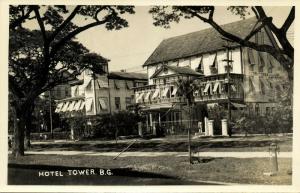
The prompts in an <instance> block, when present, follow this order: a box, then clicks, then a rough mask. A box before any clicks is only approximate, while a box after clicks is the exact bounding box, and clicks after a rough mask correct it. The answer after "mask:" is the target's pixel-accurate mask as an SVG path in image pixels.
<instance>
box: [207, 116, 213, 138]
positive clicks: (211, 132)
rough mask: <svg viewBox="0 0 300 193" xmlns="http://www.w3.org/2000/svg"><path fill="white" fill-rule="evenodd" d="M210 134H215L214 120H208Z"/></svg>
mask: <svg viewBox="0 0 300 193" xmlns="http://www.w3.org/2000/svg"><path fill="white" fill-rule="evenodd" d="M208 136H214V120H209V121H208Z"/></svg>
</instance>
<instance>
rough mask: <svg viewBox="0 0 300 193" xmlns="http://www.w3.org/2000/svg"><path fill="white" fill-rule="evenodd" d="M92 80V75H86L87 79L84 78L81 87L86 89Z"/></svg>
mask: <svg viewBox="0 0 300 193" xmlns="http://www.w3.org/2000/svg"><path fill="white" fill-rule="evenodd" d="M91 82H92V77H88V78H87V79H85V80H84V83H83V85H82V88H84V89H86V88H88V87H89V86H90V85H91Z"/></svg>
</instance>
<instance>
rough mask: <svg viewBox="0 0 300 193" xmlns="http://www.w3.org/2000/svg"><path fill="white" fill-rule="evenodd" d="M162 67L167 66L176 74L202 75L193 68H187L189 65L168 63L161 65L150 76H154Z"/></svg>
mask: <svg viewBox="0 0 300 193" xmlns="http://www.w3.org/2000/svg"><path fill="white" fill-rule="evenodd" d="M164 68H169V69H171V70H173V71H175V72H176V74H183V75H189V76H203V74H201V73H199V72H196V71H195V70H193V69H191V68H189V67H179V66H169V65H163V66H162V67H161V68H160V69H158V70H157V71H156V72H155V73H154V74H153V75H152V76H151V78H153V77H156V76H157V75H158V74H159V73H160V72H161V71H162V70H163V69H164Z"/></svg>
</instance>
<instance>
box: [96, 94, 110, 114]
mask: <svg viewBox="0 0 300 193" xmlns="http://www.w3.org/2000/svg"><path fill="white" fill-rule="evenodd" d="M107 101H108V100H107V98H106V97H100V98H98V102H99V103H98V107H99V109H100V110H102V111H106V110H107V109H108V106H107V105H108V102H107Z"/></svg>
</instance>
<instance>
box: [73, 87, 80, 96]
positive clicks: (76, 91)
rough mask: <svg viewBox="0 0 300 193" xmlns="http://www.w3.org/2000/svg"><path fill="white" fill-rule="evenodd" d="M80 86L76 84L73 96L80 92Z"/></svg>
mask: <svg viewBox="0 0 300 193" xmlns="http://www.w3.org/2000/svg"><path fill="white" fill-rule="evenodd" d="M78 87H79V86H78V85H76V86H74V90H73V96H77V95H78V92H79V91H78V90H79V89H78Z"/></svg>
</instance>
